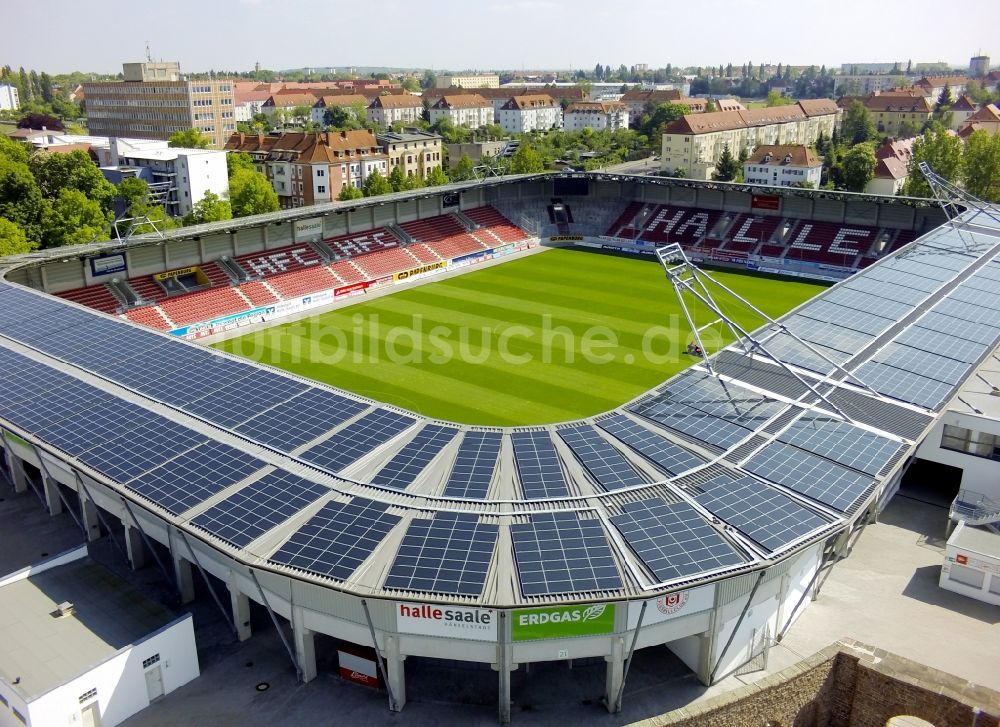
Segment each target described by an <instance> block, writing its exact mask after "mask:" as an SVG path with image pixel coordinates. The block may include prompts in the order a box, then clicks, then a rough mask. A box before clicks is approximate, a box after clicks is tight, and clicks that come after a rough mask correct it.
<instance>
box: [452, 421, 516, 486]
mask: <svg viewBox="0 0 1000 727" xmlns="http://www.w3.org/2000/svg"><path fill="white" fill-rule="evenodd" d="M502 440H503V435H502V434H500V432H466V433H465V436H464V437H462V444H461V445H459V448H458V455H456V457H455V465H454V467H453V468H452V470H451V475H450V476H449V477H448V483H447V484H446V485H445V488H444V496H445V497H469V498H477V499H482V498H485V497H486V493H487V492H488V491H489V488H490V482H492V481H493V472H494V470H496V466H497V461H498V460H499V459H500V442H501V441H502Z"/></svg>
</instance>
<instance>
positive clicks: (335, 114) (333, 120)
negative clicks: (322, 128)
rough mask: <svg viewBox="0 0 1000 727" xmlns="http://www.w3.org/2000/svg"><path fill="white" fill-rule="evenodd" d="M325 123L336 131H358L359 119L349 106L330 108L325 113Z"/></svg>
mask: <svg viewBox="0 0 1000 727" xmlns="http://www.w3.org/2000/svg"><path fill="white" fill-rule="evenodd" d="M323 123H324V124H326V125H327V126H332V127H334V128H335V129H338V130H339V129H357V128H359V127H360V124H359V123H358V117H357V116H356V115H355V113H354V111H353V109H351V107H349V106H328V107H327V108H326V111H324V112H323Z"/></svg>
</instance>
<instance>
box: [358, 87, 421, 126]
mask: <svg viewBox="0 0 1000 727" xmlns="http://www.w3.org/2000/svg"><path fill="white" fill-rule="evenodd" d="M367 113H368V120H369V121H370V122H371V123H373V124H377V125H378V126H380V127H382V128H383V129H388V128H389V127H391V126H392V125H393V124H398V123H403V124H412V123H413V122H414V121H416V120H417V119H419V118H421V117H423V114H424V102H423V99H421V98H420V96H411V95H410V94H394V95H386V96H376V97H375V99H374V100H373V101H372V102H371V103H370V104H369V105H368V111H367Z"/></svg>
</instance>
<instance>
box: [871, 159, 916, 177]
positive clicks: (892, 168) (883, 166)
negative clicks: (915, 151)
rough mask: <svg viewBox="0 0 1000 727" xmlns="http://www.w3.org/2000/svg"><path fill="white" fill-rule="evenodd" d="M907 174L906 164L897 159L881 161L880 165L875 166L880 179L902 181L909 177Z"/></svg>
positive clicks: (876, 174)
mask: <svg viewBox="0 0 1000 727" xmlns="http://www.w3.org/2000/svg"><path fill="white" fill-rule="evenodd" d="M907 172H908V166H907V164H906V162H904V161H901V160H899V159H896V158H895V157H887V158H885V159H879V160H878V164H877V165H875V176H876V177H877V178H878V179H902V178H903V177H905V176H906V175H907Z"/></svg>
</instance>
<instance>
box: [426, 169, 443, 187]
mask: <svg viewBox="0 0 1000 727" xmlns="http://www.w3.org/2000/svg"><path fill="white" fill-rule="evenodd" d="M442 184H448V175H447V174H445V173H444V170H443V169H442V168H441V167H434V168H433V169H431V170H430V171H429V172H427V186H428V187H439V186H441V185H442Z"/></svg>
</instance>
